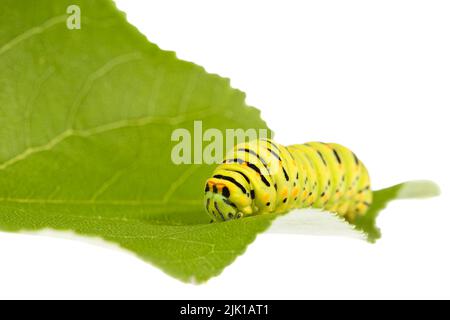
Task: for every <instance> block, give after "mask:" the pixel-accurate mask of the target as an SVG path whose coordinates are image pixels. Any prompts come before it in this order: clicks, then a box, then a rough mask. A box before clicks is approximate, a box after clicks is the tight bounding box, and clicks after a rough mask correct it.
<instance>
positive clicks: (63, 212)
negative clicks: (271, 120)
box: [0, 0, 437, 282]
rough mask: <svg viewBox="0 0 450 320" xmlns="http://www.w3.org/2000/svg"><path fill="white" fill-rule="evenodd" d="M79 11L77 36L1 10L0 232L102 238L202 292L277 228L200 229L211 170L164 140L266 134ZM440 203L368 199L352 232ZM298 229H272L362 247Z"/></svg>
mask: <svg viewBox="0 0 450 320" xmlns="http://www.w3.org/2000/svg"><path fill="white" fill-rule="evenodd" d="M76 3H77V5H79V7H80V8H81V22H82V24H81V30H68V29H67V27H66V19H67V17H68V15H67V14H66V9H67V7H68V6H69V5H71V4H73V2H72V1H62V0H44V1H39V3H37V2H26V1H16V0H14V1H12V0H3V1H2V3H1V4H0V71H1V72H0V88H1V91H0V230H4V231H10V232H17V231H36V230H43V229H47V228H51V229H55V230H62V231H64V230H71V231H74V232H76V233H78V234H80V235H85V236H90V237H101V238H103V239H105V240H107V241H110V242H113V243H116V244H119V245H120V246H121V247H123V248H125V249H127V250H130V251H132V252H134V253H135V254H137V255H138V256H139V257H141V258H142V259H144V260H146V261H148V262H151V263H152V264H154V265H155V266H158V267H159V268H161V269H162V270H163V271H164V272H166V273H168V274H170V275H172V276H174V277H176V278H178V279H180V280H183V281H194V282H203V281H206V280H208V279H209V278H211V277H212V276H215V275H218V274H219V273H220V272H221V271H222V270H223V269H224V268H225V267H226V266H227V265H229V264H230V263H232V261H234V260H235V259H236V257H237V256H238V255H240V254H242V253H243V252H244V251H245V249H246V247H247V245H248V244H249V243H251V242H252V241H253V240H254V239H255V237H256V235H257V234H258V233H260V232H263V231H265V230H266V229H268V228H269V227H270V225H271V222H272V220H273V219H274V218H275V216H274V215H265V216H257V217H251V218H248V219H242V220H237V221H231V222H226V223H220V224H209V223H208V217H207V215H206V214H205V213H204V209H203V205H202V197H203V187H204V185H203V184H204V181H205V180H206V178H207V177H208V176H209V175H210V173H211V172H212V169H213V168H212V166H208V165H178V166H177V165H175V164H173V163H172V161H171V149H172V147H173V143H172V142H171V133H172V131H173V130H174V129H176V128H186V129H188V130H189V131H190V132H191V133H192V131H193V129H192V125H193V121H194V120H202V121H203V128H204V129H208V128H218V129H219V130H221V131H222V132H224V130H225V129H227V128H242V129H248V128H255V129H256V128H263V129H265V128H267V127H266V124H265V123H264V122H263V121H262V120H261V119H260V116H259V111H258V110H256V109H254V108H251V107H248V106H247V105H246V104H245V97H244V94H243V93H242V92H240V91H238V90H235V89H232V88H230V85H229V81H228V80H227V79H223V78H220V77H219V76H217V75H211V74H208V73H207V72H205V70H203V69H202V68H201V67H199V66H197V65H195V64H192V63H188V62H184V61H180V60H178V59H177V58H176V56H175V54H174V53H172V52H167V51H163V50H160V49H159V48H158V47H157V46H156V45H154V44H151V43H149V42H148V41H147V39H146V38H145V37H144V36H143V35H141V34H140V33H139V32H138V31H137V30H136V29H135V28H134V27H132V26H131V25H129V24H128V23H127V22H126V20H125V18H124V16H123V14H122V13H120V12H119V11H118V10H117V9H116V8H115V7H114V5H113V4H112V3H111V2H110V1H107V0H97V1H88V0H85V1H77V2H76ZM436 193H437V188H436V186H435V185H434V184H430V183H426V182H425V183H424V182H421V183H406V184H402V185H398V186H395V187H392V188H388V189H385V190H381V191H377V192H376V193H375V199H374V205H373V207H372V208H371V211H370V212H369V214H368V215H367V216H365V217H362V218H360V219H358V220H357V221H356V228H357V229H358V230H361V231H363V232H365V233H366V234H367V235H368V237H369V240H371V241H374V240H375V239H376V238H378V237H379V230H378V229H377V228H376V226H375V220H376V216H377V214H378V213H379V211H380V210H381V209H382V208H383V207H384V206H385V205H386V203H387V202H388V201H390V200H393V199H396V198H408V197H420V196H423V195H427V196H431V195H435V194H436ZM298 217H300V216H299V215H297V214H296V213H295V212H294V213H292V214H291V215H290V214H288V215H286V216H284V217H282V218H281V219H278V220H277V223H276V224H275V225H274V227H273V230H275V231H276V228H277V226H278V227H280V226H281V227H283V221H284V223H285V222H286V220H284V219H285V218H289V219H291V218H292V219H293V220H292V219H291V220H287V221H288V222H287V224H286V223H285V224H284V227H286V226H288V228H290V230H291V231H292V230H293V231H294V232H302V231H301V230H303V231H304V230H306V229H307V228H308V226H309V227H310V230H309V231H311V230H312V231H313V233H314V232H316V233H317V232H318V233H323V232H324V231H325V233H326V232H327V230H328V232H331V233H332V234H333V233H334V234H336V233H337V234H339V233H342V234H346V233H348V232H350V233H353V234H354V235H355V236H356V237H358V238H360V237H361V233H360V232H357V231H355V230H354V228H353V227H352V226H349V225H348V224H347V225H343V226H339V225H338V224H339V223H341V224H345V222H343V221H342V219H338V218H337V217H336V216H332V215H330V216H329V217H330V219H327V217H328V216H325V215H324V214H317V213H316V214H314V213H313V215H312V216H311V215H310V216H308V217H307V219H306V220H305V216H303V218H301V219H299V218H298ZM310 218H314V219H316V218H318V220H317V219H316V220H317V221H319V222H320V221H322V222H323V221H328V222H325V224H328V227H326V226H325V224H324V223H322V222H320V223H315V224H314V223H311V221H312V220H311V219H310ZM302 219H303V220H302ZM308 219H310V220H308ZM289 221H290V222H289ZM329 222H331V224H329ZM296 223H297V224H296ZM299 226H301V228H300V227H299ZM294 227H295V229H293V228H294ZM297 227H298V228H297ZM305 227H306V229H305ZM284 230H286V229H284Z"/></svg>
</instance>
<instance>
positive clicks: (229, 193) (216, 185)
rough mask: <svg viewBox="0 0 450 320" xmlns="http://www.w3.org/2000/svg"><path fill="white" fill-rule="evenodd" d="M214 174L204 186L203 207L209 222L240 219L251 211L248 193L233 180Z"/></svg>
mask: <svg viewBox="0 0 450 320" xmlns="http://www.w3.org/2000/svg"><path fill="white" fill-rule="evenodd" d="M223 178H225V177H222V176H220V175H219V176H214V177H213V178H210V179H208V181H207V182H206V187H205V207H206V211H207V212H208V214H209V215H210V217H211V219H212V220H211V222H215V221H218V222H220V221H227V220H233V219H240V218H242V217H244V215H249V214H251V213H252V209H251V203H252V201H251V198H250V193H249V192H248V190H247V189H245V187H244V188H242V189H241V188H239V187H237V186H236V185H235V184H234V183H233V182H230V181H229V180H226V179H223Z"/></svg>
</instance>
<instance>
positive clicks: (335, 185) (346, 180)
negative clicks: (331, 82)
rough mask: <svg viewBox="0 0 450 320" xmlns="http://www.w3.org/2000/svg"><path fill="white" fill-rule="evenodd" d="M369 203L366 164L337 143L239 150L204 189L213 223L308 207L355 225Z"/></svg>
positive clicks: (265, 142) (258, 143) (269, 144)
mask: <svg viewBox="0 0 450 320" xmlns="http://www.w3.org/2000/svg"><path fill="white" fill-rule="evenodd" d="M371 203H372V191H371V189H370V178H369V174H368V172H367V170H366V168H365V166H364V164H363V163H362V162H361V161H360V160H359V159H358V158H357V157H356V155H355V154H354V153H353V152H351V151H350V150H349V149H347V148H345V147H343V146H341V145H338V144H334V143H322V142H309V143H305V144H299V145H292V146H288V147H285V146H283V145H280V144H278V143H275V142H274V141H272V140H269V139H262V140H255V141H252V142H246V143H242V144H239V145H237V146H236V147H235V148H234V149H233V150H232V152H230V153H229V154H228V155H227V156H226V159H225V160H224V161H223V163H222V164H220V165H219V166H217V168H216V169H215V171H214V173H213V175H212V177H211V178H209V179H208V180H207V183H206V187H205V206H206V211H207V212H208V213H209V215H210V216H211V218H212V220H211V222H214V221H226V220H231V219H238V218H242V217H244V216H250V215H256V214H265V213H280V214H281V213H285V212H288V211H290V210H292V209H294V208H308V207H313V208H318V209H323V210H326V211H331V212H335V213H338V214H339V215H341V216H343V217H344V218H345V219H347V220H348V221H350V222H351V221H353V220H354V219H355V217H356V216H358V215H363V214H365V213H366V212H367V210H368V208H369V207H370V204H371Z"/></svg>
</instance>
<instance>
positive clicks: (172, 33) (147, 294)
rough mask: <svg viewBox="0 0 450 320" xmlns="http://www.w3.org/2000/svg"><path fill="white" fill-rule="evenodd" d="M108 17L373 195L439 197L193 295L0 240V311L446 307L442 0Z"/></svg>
mask: <svg viewBox="0 0 450 320" xmlns="http://www.w3.org/2000/svg"><path fill="white" fill-rule="evenodd" d="M118 6H119V7H120V8H121V9H122V10H125V11H126V12H127V14H128V18H129V20H130V22H131V23H133V24H135V25H136V26H137V27H138V28H139V29H140V30H141V31H142V32H143V33H145V34H146V35H147V37H148V38H149V39H150V41H152V42H154V43H157V44H158V45H159V46H160V47H161V48H163V49H167V50H174V51H176V52H177V54H178V56H179V57H180V58H182V59H185V60H189V61H194V62H196V63H198V64H200V65H202V66H204V67H205V68H206V69H207V70H208V71H209V72H213V73H218V74H220V75H222V76H225V77H229V78H231V83H232V85H233V86H234V87H237V88H240V89H242V90H244V91H245V92H246V93H247V101H248V103H249V104H250V105H254V106H256V107H258V108H260V109H261V110H262V116H263V118H264V119H266V120H267V121H268V123H269V125H270V127H271V128H272V129H273V130H274V131H275V132H276V138H277V140H278V141H279V142H281V143H284V144H290V143H300V142H306V141H309V140H321V141H330V142H339V143H342V144H344V145H346V146H348V147H350V148H351V149H353V150H354V151H355V152H356V153H357V154H358V156H359V157H360V158H361V159H362V160H363V161H364V162H365V163H366V165H367V167H368V168H369V171H370V173H371V176H372V180H373V186H374V187H375V188H380V187H385V186H389V185H392V184H396V183H398V182H402V181H404V180H411V179H432V180H435V181H436V182H438V183H439V184H440V186H441V189H442V195H441V197H439V198H436V199H431V200H422V201H400V202H395V203H392V204H391V205H390V206H389V208H388V209H387V210H385V211H384V212H383V213H382V214H381V217H380V218H379V222H378V224H379V226H380V227H381V229H382V231H383V238H382V239H381V240H380V241H378V242H377V243H376V244H375V245H371V244H368V243H365V242H362V241H358V240H353V239H346V238H335V237H311V236H290V235H274V234H264V235H262V236H260V237H259V238H258V239H257V241H256V242H255V243H254V244H252V245H251V246H250V247H249V249H248V250H247V253H246V254H245V255H244V256H242V257H240V258H238V260H237V261H236V262H235V263H234V264H233V265H231V266H230V267H228V268H227V269H226V270H225V271H224V272H223V274H222V275H221V276H219V277H217V278H214V279H212V280H210V281H209V282H208V283H207V284H205V285H201V286H196V285H190V284H183V283H180V282H179V281H177V280H175V279H173V278H170V277H169V276H166V275H165V274H164V273H162V272H161V271H160V270H159V269H156V268H154V267H152V266H150V265H147V264H146V263H144V262H142V261H141V260H139V259H137V258H135V257H134V256H133V255H131V254H127V253H125V252H122V251H118V250H111V249H109V248H107V247H106V248H105V247H102V246H96V245H91V244H88V243H86V242H80V241H74V240H66V239H58V238H51V237H38V236H33V235H18V234H5V233H0V257H1V258H0V298H161V299H165V298H206V299H214V298H223V299H241V298H251V299H262V298H266V299H282V298H450V275H449V272H450V250H449V244H450V212H449V210H448V201H449V199H448V191H449V188H450V174H449V163H450V152H449V136H450V130H449V120H450V119H449V115H448V110H449V107H450V89H449V88H450V19H449V17H450V3H449V2H448V1H412V0H408V1H394V0H388V1H381V0H379V1H360V0H358V1H298V0H297V1H280V0H277V1H261V0H257V1H249V0H246V1H238V0H226V1H211V0H204V1H198V0H195V1H194V0H191V1H185V0H180V1H173V0H170V1H168V0H164V1H163V0H160V1H155V0H153V1H143V0H142V1H130V0H127V1H125V0H121V1H118ZM445 203H447V205H445Z"/></svg>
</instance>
